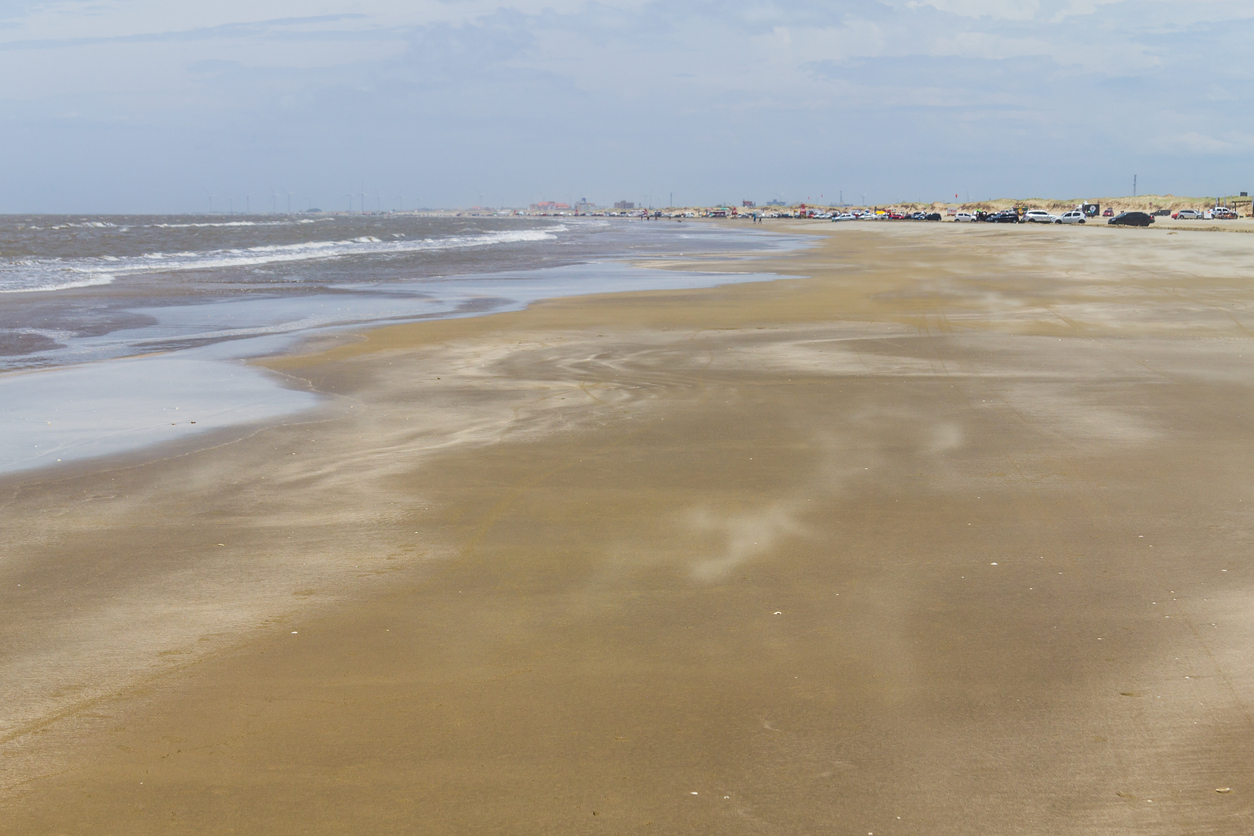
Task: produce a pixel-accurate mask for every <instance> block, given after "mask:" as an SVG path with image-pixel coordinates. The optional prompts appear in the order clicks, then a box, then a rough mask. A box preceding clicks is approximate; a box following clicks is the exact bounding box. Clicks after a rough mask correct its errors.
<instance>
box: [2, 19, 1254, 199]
mask: <svg viewBox="0 0 1254 836" xmlns="http://www.w3.org/2000/svg"><path fill="white" fill-rule="evenodd" d="M1252 45H1254V0H931V1H930V2H927V1H925V0H880V2H874V0H858V2H845V1H844V0H826V2H815V1H814V0H787V2H764V0H757V2H742V0H719V1H718V2H715V0H692V1H691V2H683V0H669V2H651V0H602V2H582V0H550V2H544V1H543V0H519V1H518V2H504V3H503V2H491V0H465V1H464V2H462V1H460V0H459V2H444V1H443V0H416V1H415V2H394V1H393V0H249V1H248V2H245V0H214V2H212V3H204V2H197V3H192V2H184V0H0V73H2V74H3V78H5V79H6V83H5V84H3V85H0V97H3V102H2V106H0V131H2V133H0V135H2V136H3V137H4V145H5V154H4V156H3V163H2V164H0V211H5V212H26V211H65V212H108V211H150V212H161V211H197V210H202V211H203V210H204V209H206V208H208V207H209V205H210V195H212V205H213V208H214V209H215V210H220V209H225V208H227V206H228V205H229V204H231V205H233V206H234V208H235V209H237V210H239V209H242V208H243V207H244V205H245V201H246V200H247V201H248V204H249V206H250V207H251V208H252V209H254V210H257V209H265V210H269V209H270V208H271V207H272V206H274V205H276V203H277V205H278V207H279V208H280V209H282V208H285V207H286V205H287V202H288V194H289V193H290V195H291V201H292V205H293V207H294V208H295V207H306V206H308V205H310V204H311V203H312V204H313V205H316V206H319V207H322V208H347V206H348V203H349V198H348V194H349V193H350V192H352V193H356V194H361V193H363V192H364V193H365V194H366V205H367V206H368V207H369V208H374V207H376V206H382V207H383V208H395V207H397V206H400V205H403V206H404V207H406V208H412V207H415V206H469V205H473V204H479V203H482V204H487V205H493V206H502V205H504V206H518V205H526V204H527V203H531V202H534V201H538V200H544V199H549V200H563V201H564V200H573V199H578V198H580V197H587V198H588V199H590V200H592V201H594V202H597V203H605V202H610V201H614V200H620V199H626V200H634V201H637V202H650V203H652V204H654V205H665V204H666V203H667V202H668V200H669V195H670V194H672V193H673V194H674V197H675V201H676V202H677V203H713V202H720V201H731V200H735V201H739V200H740V199H742V198H750V199H755V200H758V201H766V200H770V199H772V198H780V199H784V200H788V201H797V200H807V199H809V200H811V201H815V202H817V201H819V200H820V199H822V200H824V201H828V202H832V201H834V200H835V199H836V198H837V196H838V195H840V194H842V193H843V197H844V199H845V200H846V201H847V202H853V201H861V200H862V198H863V195H865V197H866V199H867V200H868V201H876V202H888V201H895V200H942V199H946V198H948V199H951V200H952V199H953V196H954V195H955V194H958V195H961V199H963V200H966V199H968V198H970V199H973V200H975V199H982V198H988V197H1000V196H1022V197H1027V196H1040V197H1085V196H1099V195H1103V196H1107V195H1116V194H1128V193H1130V192H1131V188H1132V177H1133V175H1134V174H1135V175H1137V176H1138V185H1139V190H1140V191H1141V192H1151V191H1152V192H1173V193H1176V194H1191V195H1201V196H1204V195H1213V194H1216V193H1231V192H1235V191H1240V190H1247V191H1248V190H1254V84H1252V83H1251V80H1252V76H1254V48H1252ZM276 195H277V197H276ZM246 196H247V197H246ZM354 200H355V203H354V205H355V206H360V205H361V198H360V197H357V198H354Z"/></svg>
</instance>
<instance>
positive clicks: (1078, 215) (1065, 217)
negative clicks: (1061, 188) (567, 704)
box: [1054, 209, 1084, 224]
mask: <svg viewBox="0 0 1254 836" xmlns="http://www.w3.org/2000/svg"><path fill="white" fill-rule="evenodd" d="M1054 223H1058V224H1082V223H1084V212H1082V211H1081V210H1079V209H1072V210H1070V211H1068V212H1063V213H1062V214H1061V215H1059V216H1058V220H1056V221H1054Z"/></svg>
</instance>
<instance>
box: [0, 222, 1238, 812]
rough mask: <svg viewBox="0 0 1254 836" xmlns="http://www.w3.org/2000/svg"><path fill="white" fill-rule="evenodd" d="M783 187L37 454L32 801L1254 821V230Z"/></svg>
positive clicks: (27, 545)
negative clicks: (971, 208)
mask: <svg viewBox="0 0 1254 836" xmlns="http://www.w3.org/2000/svg"><path fill="white" fill-rule="evenodd" d="M780 228H785V229H794V230H800V231H812V232H815V233H816V235H818V236H819V238H820V241H819V245H818V246H816V247H815V248H814V249H811V250H808V251H804V252H801V253H798V254H795V255H792V256H786V257H776V258H774V259H773V260H772V261H766V262H764V261H761V260H758V261H754V260H743V261H741V262H738V263H734V264H727V265H724V267H725V268H726V269H728V270H755V271H756V270H763V269H770V270H775V271H778V272H781V273H787V274H791V275H797V276H805V277H807V278H801V279H795V280H781V281H777V282H773V283H766V284H754V285H739V286H730V287H725V288H717V289H713V290H702V291H694V292H666V293H640V294H628V295H620V296H607V297H596V298H585V299H568V300H561V301H555V302H549V303H544V304H540V305H536V306H534V307H533V308H532V309H530V310H528V311H525V312H521V313H517V314H504V315H498V316H491V317H485V318H481V319H475V320H462V321H457V322H439V323H427V324H421V325H412V326H397V327H391V328H385V329H380V330H376V331H372V332H370V333H368V334H366V335H364V336H363V337H362V338H361V339H359V340H356V341H353V342H348V343H344V342H341V343H339V344H336V345H334V346H330V347H327V348H326V349H325V350H320V351H319V352H318V353H313V354H307V355H304V356H298V357H292V358H278V359H275V360H273V361H270V363H269V365H271V366H272V367H273V368H275V369H277V370H279V371H281V372H283V373H284V374H288V375H291V376H292V378H293V380H295V381H300V382H301V383H300V384H299V385H309V386H312V387H314V388H316V389H317V390H319V391H322V392H326V393H329V394H330V395H331V396H332V398H331V400H330V401H329V403H328V405H327V406H326V408H325V409H323V410H321V411H320V412H318V413H317V414H315V415H313V416H304V417H303V418H302V420H301V421H300V422H299V423H291V424H287V425H282V426H274V427H266V428H259V429H258V430H257V431H256V432H254V433H252V434H250V435H249V436H248V437H246V438H242V439H235V438H223V439H221V441H222V443H221V444H220V445H218V446H215V447H211V448H207V449H200V450H184V451H167V452H164V453H159V454H149V455H146V456H144V457H131V458H130V459H126V460H115V461H110V462H101V463H97V464H94V465H90V466H83V467H81V468H78V469H77V470H69V471H64V472H59V473H49V474H43V475H39V476H26V477H10V478H9V479H7V480H6V481H4V482H2V483H0V489H2V490H3V493H2V494H0V495H2V496H3V503H2V504H0V523H2V528H0V545H2V546H3V554H4V559H3V562H0V625H2V627H0V630H2V633H0V635H3V637H4V640H3V644H0V705H3V706H4V710H3V713H2V716H3V726H2V727H0V832H3V833H22V834H42V833H90V834H112V833H116V834H148V833H153V834H156V833H161V834H169V833H196V834H216V833H240V834H272V833H273V834H298V833H300V834H305V833H344V834H350V833H351V834H362V833H406V834H412V833H470V832H497V833H518V834H526V833H615V834H618V833H719V834H733V833H781V834H783V833H788V834H792V833H848V834H857V836H860V834H863V833H867V834H871V833H873V834H875V836H881V834H882V835H883V836H888V834H925V833H926V834H1081V833H1083V834H1116V833H1118V834H1125V833H1136V834H1178V833H1184V832H1187V833H1193V834H1203V833H1215V834H1229V833H1231V834H1239V833H1248V832H1250V828H1251V825H1252V821H1251V815H1252V811H1254V803H1252V802H1254V655H1252V654H1251V653H1250V646H1251V641H1254V606H1252V605H1254V600H1252V598H1251V583H1252V582H1254V575H1252V574H1251V569H1252V567H1251V561H1250V548H1249V544H1250V540H1251V514H1252V510H1251V504H1252V503H1254V480H1252V479H1251V477H1250V473H1251V472H1252V467H1254V446H1252V444H1251V442H1252V441H1254V422H1252V421H1251V416H1252V415H1254V390H1252V388H1251V384H1252V383H1254V375H1251V372H1250V369H1251V359H1254V358H1246V357H1245V356H1244V355H1245V354H1246V353H1252V352H1254V342H1252V341H1251V339H1250V331H1249V330H1248V329H1249V328H1250V326H1251V324H1252V319H1251V318H1252V316H1254V311H1252V308H1251V306H1252V304H1254V236H1247V235H1216V234H1206V233H1201V232H1188V231H1179V232H1176V231H1170V230H1157V229H1151V230H1115V229H1109V228H1105V227H1100V228H1098V227H1094V228H1073V227H1068V228H1057V227H1041V228H1036V227H1024V228H1019V227H1016V228H1002V227H998V228H989V227H981V226H976V227H963V226H956V225H931V226H929V225H907V224H883V225H847V226H833V227H822V228H820V227H816V226H814V225H803V226H800V227H789V226H783V225H781V227H780ZM701 269H706V270H708V269H711V266H710V264H709V263H708V262H702V263H701ZM19 584H20V586H19ZM1220 789H1222V790H1225V791H1224V792H1217V790H1220Z"/></svg>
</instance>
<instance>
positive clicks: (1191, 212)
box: [1171, 209, 1202, 221]
mask: <svg viewBox="0 0 1254 836" xmlns="http://www.w3.org/2000/svg"><path fill="white" fill-rule="evenodd" d="M1171 217H1173V218H1175V219H1176V220H1178V221H1196V220H1197V219H1198V218H1200V217H1202V213H1201V212H1199V211H1197V210H1196V209H1181V210H1180V211H1179V212H1177V213H1176V214H1174V215H1172V216H1171Z"/></svg>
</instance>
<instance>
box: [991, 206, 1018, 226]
mask: <svg viewBox="0 0 1254 836" xmlns="http://www.w3.org/2000/svg"><path fill="white" fill-rule="evenodd" d="M986 220H987V221H988V222H989V223H991V224H1017V223H1018V222H1019V213H1018V212H1016V211H1015V210H1013V209H1003V210H1002V211H1000V212H998V213H996V214H993V215H989V216H988V218H986Z"/></svg>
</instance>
